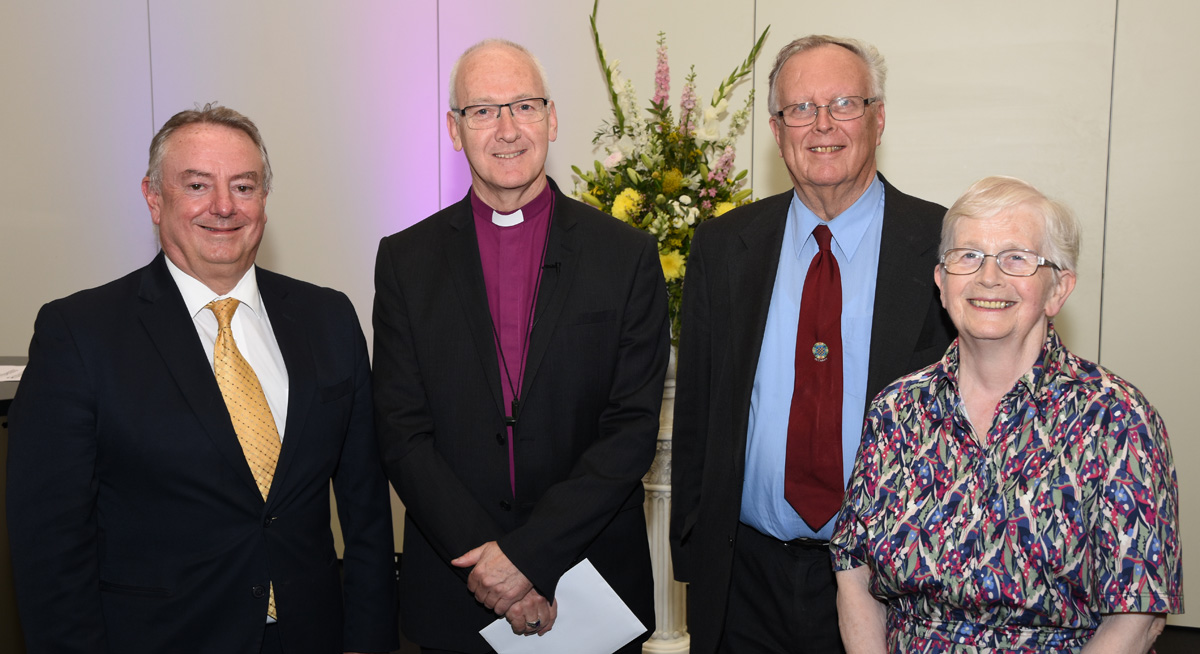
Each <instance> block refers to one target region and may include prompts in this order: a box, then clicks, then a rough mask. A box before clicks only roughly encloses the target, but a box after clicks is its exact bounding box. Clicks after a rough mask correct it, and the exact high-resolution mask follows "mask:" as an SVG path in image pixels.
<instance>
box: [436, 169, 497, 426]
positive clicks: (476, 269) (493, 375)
mask: <svg viewBox="0 0 1200 654" xmlns="http://www.w3.org/2000/svg"><path fill="white" fill-rule="evenodd" d="M447 223H448V229H449V233H448V234H447V236H446V270H448V271H449V273H450V277H451V279H453V280H454V288H455V290H456V291H457V294H458V300H459V302H460V304H461V305H462V311H463V314H464V315H465V316H466V317H467V326H468V328H469V329H470V330H471V340H472V341H473V342H474V343H475V349H476V351H477V352H478V353H479V364H480V366H481V367H482V368H483V374H484V376H485V377H486V378H487V386H488V388H489V389H491V391H492V399H493V400H494V401H495V403H496V410H497V411H499V412H500V413H501V415H507V411H506V410H505V407H504V396H503V395H501V390H500V363H499V361H498V360H497V359H496V335H495V332H494V331H493V329H492V315H491V311H490V309H488V298H487V287H486V286H484V283H483V264H482V263H480V260H479V240H478V238H476V236H475V221H474V219H473V218H472V216H471V195H470V191H468V192H467V197H465V198H463V200H462V201H461V202H459V203H458V204H457V205H455V207H454V212H453V213H452V214H451V215H450V217H449V219H448V221H447Z"/></svg>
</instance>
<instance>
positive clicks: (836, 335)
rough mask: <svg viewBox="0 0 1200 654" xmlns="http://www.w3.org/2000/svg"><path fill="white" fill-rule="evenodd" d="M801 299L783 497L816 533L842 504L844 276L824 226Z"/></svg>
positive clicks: (820, 228) (816, 231) (816, 233)
mask: <svg viewBox="0 0 1200 654" xmlns="http://www.w3.org/2000/svg"><path fill="white" fill-rule="evenodd" d="M813 236H814V237H816V239H817V245H818V246H819V247H820V248H821V251H820V252H818V253H817V256H815V257H813V260H812V263H811V264H809V266H808V276H807V277H805V278H804V295H803V297H801V298H800V324H799V326H798V328H797V329H796V384H795V386H794V388H793V389H792V411H791V414H790V415H789V417H788V436H787V464H786V467H785V470H784V483H783V496H784V498H786V499H787V501H788V503H789V504H791V505H792V507H793V508H795V509H796V513H799V514H800V517H801V518H802V519H803V520H804V522H805V524H807V525H808V526H809V527H810V528H812V530H813V531H817V530H819V529H820V528H821V527H823V526H824V525H825V523H826V522H829V519H830V518H832V517H833V516H834V515H835V514H836V513H837V512H838V509H839V508H840V507H841V504H842V276H841V273H840V272H839V271H838V264H837V260H836V259H834V258H833V251H832V250H830V249H829V240H830V238H831V236H832V235H831V234H830V233H829V228H828V227H826V226H825V225H818V226H817V227H816V229H814V230H813Z"/></svg>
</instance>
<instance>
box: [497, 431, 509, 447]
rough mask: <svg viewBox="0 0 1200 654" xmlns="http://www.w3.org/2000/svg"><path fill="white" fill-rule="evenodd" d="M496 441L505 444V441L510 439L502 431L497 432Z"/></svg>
mask: <svg viewBox="0 0 1200 654" xmlns="http://www.w3.org/2000/svg"><path fill="white" fill-rule="evenodd" d="M496 442H497V443H499V444H501V445H504V444H505V443H507V442H508V439H507V438H505V437H504V434H503V433H502V432H496Z"/></svg>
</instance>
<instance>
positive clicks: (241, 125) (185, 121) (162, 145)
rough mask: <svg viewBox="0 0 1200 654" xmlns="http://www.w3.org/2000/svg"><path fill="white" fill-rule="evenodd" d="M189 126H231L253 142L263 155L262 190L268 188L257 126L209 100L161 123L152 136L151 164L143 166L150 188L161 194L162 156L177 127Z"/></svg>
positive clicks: (267, 161)
mask: <svg viewBox="0 0 1200 654" xmlns="http://www.w3.org/2000/svg"><path fill="white" fill-rule="evenodd" d="M188 125H224V126H225V127H229V128H232V129H236V130H240V131H241V132H243V133H244V134H245V135H246V136H249V137H250V140H251V141H252V142H254V145H255V146H257V147H258V153H259V154H260V155H261V156H262V167H263V170H262V172H263V180H262V189H263V192H264V193H267V192H270V190H271V160H270V159H269V158H268V157H267V146H266V144H265V143H263V138H262V135H261V134H259V132H258V127H256V126H255V125H254V121H252V120H250V119H249V118H247V117H245V116H244V115H242V114H240V113H238V112H237V111H234V110H233V109H230V108H229V107H222V106H220V105H218V104H217V103H215V102H210V103H208V104H206V105H204V107H202V108H199V109H188V110H186V111H181V112H179V113H177V114H175V115H174V116H171V118H170V119H169V120H167V122H166V123H165V124H164V125H163V126H162V129H160V130H158V133H157V134H155V135H154V138H153V139H152V140H151V141H150V165H149V167H148V168H147V169H146V177H148V178H149V179H150V188H151V189H152V190H153V191H154V192H155V193H162V162H163V157H164V156H165V155H166V153H167V143H168V141H169V140H170V138H171V135H172V134H174V133H175V132H176V131H177V130H179V128H181V127H186V126H188Z"/></svg>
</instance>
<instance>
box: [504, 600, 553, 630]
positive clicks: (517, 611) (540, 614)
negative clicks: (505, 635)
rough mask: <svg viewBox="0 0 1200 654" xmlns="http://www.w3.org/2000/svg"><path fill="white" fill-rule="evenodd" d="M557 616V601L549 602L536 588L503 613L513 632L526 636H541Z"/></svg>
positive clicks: (551, 625)
mask: <svg viewBox="0 0 1200 654" xmlns="http://www.w3.org/2000/svg"><path fill="white" fill-rule="evenodd" d="M557 618H558V602H557V601H555V602H554V603H553V604H550V603H549V602H547V601H546V598H545V597H542V595H541V593H539V592H537V590H530V591H529V592H528V593H526V594H525V597H522V598H521V599H519V600H517V601H516V602H515V603H514V604H513V605H512V607H511V608H509V609H508V612H507V613H505V614H504V619H505V620H508V624H509V626H510V627H512V630H513V633H514V634H518V635H521V634H524V635H526V636H532V635H534V634H537V635H539V636H541V635H542V634H544V633H546V632H547V631H550V628H551V627H553V626H554V620H555V619H557ZM531 624H535V625H537V627H531V626H530V625H531Z"/></svg>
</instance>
